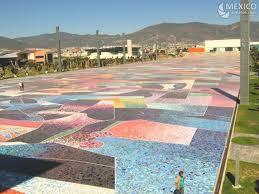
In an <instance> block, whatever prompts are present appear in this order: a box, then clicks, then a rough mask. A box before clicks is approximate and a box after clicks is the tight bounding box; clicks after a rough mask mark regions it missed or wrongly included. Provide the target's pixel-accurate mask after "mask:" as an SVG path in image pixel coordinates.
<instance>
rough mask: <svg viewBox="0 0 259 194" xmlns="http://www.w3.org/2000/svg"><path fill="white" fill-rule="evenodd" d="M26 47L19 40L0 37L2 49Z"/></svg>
mask: <svg viewBox="0 0 259 194" xmlns="http://www.w3.org/2000/svg"><path fill="white" fill-rule="evenodd" d="M26 47H28V45H26V43H24V42H19V41H18V40H15V39H10V38H6V37H0V48H4V49H11V50H12V49H14V50H15V49H23V48H26Z"/></svg>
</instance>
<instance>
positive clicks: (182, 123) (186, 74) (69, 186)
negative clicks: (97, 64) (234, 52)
mask: <svg viewBox="0 0 259 194" xmlns="http://www.w3.org/2000/svg"><path fill="white" fill-rule="evenodd" d="M21 80H22V81H23V82H24V84H25V91H23V92H22V91H19V89H18V85H17V84H18V82H19V81H20V80H19V79H10V80H2V81H0V141H1V142H2V143H1V146H0V157H1V159H0V188H1V191H4V190H8V191H13V192H16V193H114V192H115V191H116V192H117V193H138V194H139V193H141V194H146V193H147V194H148V193H154V194H156V193H170V192H171V191H170V190H171V188H172V187H173V188H174V181H175V176H176V175H177V173H178V171H179V170H183V171H184V172H185V175H186V181H185V190H186V193H211V192H212V190H213V187H214V185H215V182H216V176H217V172H218V169H219V165H220V160H221V156H222V152H223V148H224V144H225V141H226V137H227V132H228V131H229V129H230V125H231V117H232V114H233V110H234V108H235V105H236V97H237V96H238V92H239V57H238V56H226V55H216V56H213V55H212V56H211V55H205V54H204V55H193V56H186V57H184V58H181V59H175V60H172V61H171V62H158V63H157V62H151V63H146V64H128V65H121V66H116V67H107V68H96V69H87V70H81V71H74V72H66V73H62V74H53V75H47V76H40V77H31V78H23V79H21Z"/></svg>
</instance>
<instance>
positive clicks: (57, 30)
mask: <svg viewBox="0 0 259 194" xmlns="http://www.w3.org/2000/svg"><path fill="white" fill-rule="evenodd" d="M56 35H57V43H58V44H57V50H58V67H59V71H60V72H61V71H62V59H61V40H60V32H59V26H57V27H56Z"/></svg>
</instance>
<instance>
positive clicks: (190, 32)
mask: <svg viewBox="0 0 259 194" xmlns="http://www.w3.org/2000/svg"><path fill="white" fill-rule="evenodd" d="M100 36H101V37H100V39H101V44H102V45H120V44H122V41H123V38H122V36H121V35H100ZM239 37H240V24H239V23H234V24H230V25H215V24H206V23H199V22H192V23H162V24H157V25H153V26H149V27H146V28H144V29H142V30H139V31H136V32H134V33H130V34H126V38H127V39H132V41H133V43H134V44H144V45H153V44H154V43H155V42H156V41H158V42H159V43H161V44H162V45H164V46H166V45H168V44H170V43H176V42H186V43H199V42H203V41H204V40H210V39H231V38H239ZM95 38H96V37H95V35H91V34H86V35H77V34H70V33H66V32H62V33H61V39H62V47H76V46H77V47H80V46H96V40H95ZM2 39H3V38H2ZM4 39H6V40H5V41H3V40H2V41H1V39H0V45H1V46H2V45H3V46H6V48H10V47H12V48H15V47H16V48H21V47H25V46H26V47H38V48H53V47H56V34H55V33H52V34H42V35H38V36H30V37H20V38H16V39H7V38H4ZM251 40H252V41H253V40H254V41H256V40H259V22H251ZM3 42H4V43H3ZM1 46H0V47H1Z"/></svg>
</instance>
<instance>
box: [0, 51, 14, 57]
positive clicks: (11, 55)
mask: <svg viewBox="0 0 259 194" xmlns="http://www.w3.org/2000/svg"><path fill="white" fill-rule="evenodd" d="M17 54H18V52H14V53H8V54H5V55H2V56H0V58H1V59H6V58H17Z"/></svg>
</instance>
